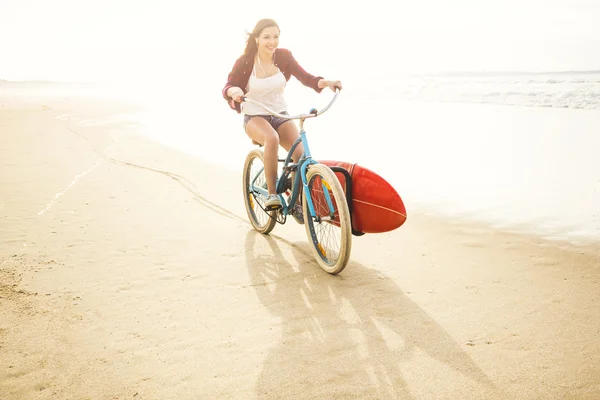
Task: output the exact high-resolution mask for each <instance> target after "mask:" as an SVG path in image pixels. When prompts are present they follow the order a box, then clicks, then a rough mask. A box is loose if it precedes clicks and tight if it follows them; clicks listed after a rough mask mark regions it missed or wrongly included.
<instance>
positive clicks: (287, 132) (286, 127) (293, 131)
mask: <svg viewBox="0 0 600 400" xmlns="http://www.w3.org/2000/svg"><path fill="white" fill-rule="evenodd" d="M277 131H278V132H279V143H281V146H283V148H284V149H286V150H287V151H290V149H291V148H292V145H293V144H294V142H295V141H296V139H298V138H299V137H300V132H299V131H298V127H297V126H296V124H295V123H294V122H293V121H287V122H284V123H283V124H281V125H280V126H279V128H278V129H277ZM302 153H304V147H303V146H302V143H300V144H298V146H296V150H294V154H292V159H293V160H294V162H298V161H299V160H300V157H302Z"/></svg>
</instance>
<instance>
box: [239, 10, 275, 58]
mask: <svg viewBox="0 0 600 400" xmlns="http://www.w3.org/2000/svg"><path fill="white" fill-rule="evenodd" d="M271 26H274V27H276V28H277V30H279V31H281V29H279V25H277V22H275V20H273V19H269V18H264V19H261V20H260V21H258V22H257V23H256V25H255V26H254V29H253V30H252V32H246V34H247V35H248V39H246V48H245V49H244V55H245V56H253V55H255V54H256V52H257V51H258V47H257V46H256V39H258V37H259V36H260V34H261V33H262V31H263V30H264V29H265V28H269V27H271Z"/></svg>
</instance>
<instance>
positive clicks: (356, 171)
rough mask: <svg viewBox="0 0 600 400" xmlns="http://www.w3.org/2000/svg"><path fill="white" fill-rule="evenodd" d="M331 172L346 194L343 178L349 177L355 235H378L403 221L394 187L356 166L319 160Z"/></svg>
mask: <svg viewBox="0 0 600 400" xmlns="http://www.w3.org/2000/svg"><path fill="white" fill-rule="evenodd" d="M319 162H320V163H322V164H325V165H327V166H328V167H330V168H332V170H333V171H334V173H335V175H336V176H337V178H338V180H339V181H340V183H341V184H342V187H343V188H344V192H345V193H347V188H348V185H347V184H346V175H345V173H344V172H343V171H341V170H340V169H344V170H346V171H347V172H348V174H349V176H350V177H351V179H350V183H351V201H352V204H351V207H352V213H351V214H352V228H353V230H354V231H355V234H356V233H358V234H360V233H382V232H389V231H392V230H394V229H397V228H399V227H400V226H402V224H404V222H405V221H406V208H405V206H404V202H403V201H402V198H401V197H400V195H399V194H398V192H397V191H396V189H394V187H393V186H392V185H391V184H390V183H389V182H388V181H386V180H385V179H384V178H382V177H381V176H380V175H379V174H377V173H375V172H374V171H372V170H370V169H368V168H365V167H363V166H361V165H358V164H356V163H348V162H344V161H334V160H323V161H321V160H319Z"/></svg>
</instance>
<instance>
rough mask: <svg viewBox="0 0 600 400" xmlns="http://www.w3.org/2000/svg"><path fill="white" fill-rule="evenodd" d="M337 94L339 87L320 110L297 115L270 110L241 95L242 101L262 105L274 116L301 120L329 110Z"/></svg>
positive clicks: (259, 104) (314, 109)
mask: <svg viewBox="0 0 600 400" xmlns="http://www.w3.org/2000/svg"><path fill="white" fill-rule="evenodd" d="M339 94H340V89H338V88H336V89H335V94H334V95H333V99H331V101H330V102H329V104H327V105H326V106H325V108H323V109H322V110H317V109H316V108H313V109H311V110H310V111H309V112H308V114H298V115H284V114H280V113H278V112H276V111H273V110H271V109H270V108H269V107H267V106H265V105H264V104H262V103H259V102H258V101H255V100H252V99H249V98H247V97H246V96H243V97H242V102H245V101H246V102H248V103H253V104H256V105H257V106H259V107H262V108H263V109H264V110H265V111H267V112H268V113H269V114H271V115H274V116H275V117H279V118H285V119H302V120H304V119H306V118H314V117H317V116H319V115H321V114H323V113H325V111H327V110H329V109H330V108H331V106H332V105H333V103H335V100H336V99H337V97H338V95H339Z"/></svg>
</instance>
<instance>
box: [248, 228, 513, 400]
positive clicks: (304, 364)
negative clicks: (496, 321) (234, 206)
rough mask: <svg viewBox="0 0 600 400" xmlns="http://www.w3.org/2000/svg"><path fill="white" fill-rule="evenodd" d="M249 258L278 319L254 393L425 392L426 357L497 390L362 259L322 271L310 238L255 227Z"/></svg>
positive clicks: (486, 391)
mask: <svg viewBox="0 0 600 400" xmlns="http://www.w3.org/2000/svg"><path fill="white" fill-rule="evenodd" d="M282 250H283V251H284V252H286V254H287V258H286V255H284V252H282ZM246 262H247V266H248V272H249V275H250V278H251V280H252V284H253V287H254V288H255V290H256V294H257V296H258V298H259V299H260V301H261V302H262V304H263V305H264V306H265V307H266V308H267V309H268V310H269V311H270V312H271V313H273V314H275V315H277V316H279V317H280V318H281V325H282V326H281V330H282V337H281V340H280V342H279V343H278V344H275V343H274V344H273V347H272V350H271V351H270V353H269V355H268V357H267V358H266V360H265V363H264V367H263V369H262V372H261V374H260V377H259V380H258V384H257V388H256V397H257V398H277V399H282V398H360V399H369V398H377V399H399V398H402V399H410V398H416V397H421V396H419V395H418V394H416V393H415V387H414V384H415V382H418V381H419V375H422V376H423V377H427V379H426V381H427V382H429V383H431V382H432V377H431V374H432V373H435V372H433V371H431V370H429V366H428V365H427V363H426V361H424V360H427V361H428V360H429V359H433V360H434V362H430V364H431V365H436V366H437V367H438V368H443V369H444V370H445V371H447V370H448V368H450V369H452V370H453V372H452V373H454V374H457V375H459V376H460V377H462V379H464V380H465V381H467V382H469V386H471V389H473V390H475V391H474V392H472V393H471V394H475V393H476V394H477V396H480V395H482V396H484V397H480V398H491V397H494V398H497V397H499V394H500V393H499V391H498V389H497V388H495V387H494V385H493V384H492V382H491V381H490V379H489V378H488V377H487V376H486V375H485V374H484V373H483V372H482V371H481V370H480V369H479V368H478V367H477V365H476V364H475V363H474V362H473V361H472V360H471V358H470V357H469V356H468V355H467V354H466V353H465V351H464V350H463V349H462V348H461V345H459V344H457V343H456V342H455V341H454V340H453V339H452V337H451V336H450V335H449V334H448V333H446V332H445V331H444V329H443V328H442V327H441V326H439V325H438V324H437V323H436V322H435V321H434V320H433V319H432V318H431V317H430V316H429V315H428V314H427V313H426V312H424V311H423V310H422V309H421V308H420V307H419V306H418V305H417V304H415V303H414V302H413V301H411V300H410V299H409V298H408V297H407V296H406V295H405V294H404V293H403V291H402V289H401V288H400V287H398V286H397V285H396V283H395V282H394V281H393V280H392V279H390V278H389V277H386V276H385V275H383V274H381V273H379V272H377V271H375V270H372V269H369V268H366V267H365V266H363V265H360V264H358V263H350V264H349V265H348V267H347V269H346V270H345V272H344V273H342V274H340V275H337V276H332V275H328V274H327V273H325V272H323V271H322V270H321V269H320V268H319V267H318V265H317V264H316V262H315V261H314V260H313V258H312V255H311V253H310V249H309V248H308V244H294V243H290V242H287V241H285V240H283V239H281V238H274V237H271V236H266V235H262V234H260V233H258V232H256V231H249V232H248V234H247V237H246ZM423 354H424V355H425V356H426V357H424V356H423ZM440 364H442V366H441V367H440ZM415 368H416V369H415ZM423 374H424V375H423ZM411 385H412V387H411ZM438 385H439V386H443V385H444V381H440V382H439V384H438ZM422 390H423V388H421V389H418V390H416V391H417V392H421V391H422ZM440 390H441V393H444V392H445V393H446V395H447V394H448V391H445V390H444V389H443V387H441V388H438V389H436V390H434V391H433V392H439V391H440ZM450 391H452V390H450ZM427 392H428V390H427V389H425V393H427ZM433 392H431V391H429V393H430V394H432V393H433ZM421 393H422V392H421ZM426 397H429V396H426ZM433 397H435V396H433ZM467 397H468V396H467ZM500 397H502V396H500ZM463 398H464V397H463Z"/></svg>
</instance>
